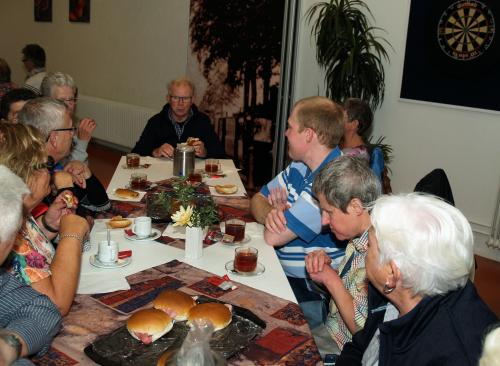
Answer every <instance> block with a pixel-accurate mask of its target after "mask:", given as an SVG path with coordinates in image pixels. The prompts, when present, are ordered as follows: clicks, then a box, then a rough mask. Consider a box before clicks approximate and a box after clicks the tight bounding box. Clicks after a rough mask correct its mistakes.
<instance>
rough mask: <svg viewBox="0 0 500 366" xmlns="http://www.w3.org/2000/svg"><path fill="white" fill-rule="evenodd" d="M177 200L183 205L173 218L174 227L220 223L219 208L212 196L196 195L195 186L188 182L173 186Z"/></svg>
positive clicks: (203, 226) (204, 226)
mask: <svg viewBox="0 0 500 366" xmlns="http://www.w3.org/2000/svg"><path fill="white" fill-rule="evenodd" d="M173 188H174V191H175V193H176V198H177V199H178V200H179V201H180V203H181V205H180V206H179V209H178V211H177V212H175V213H174V214H172V216H171V218H172V221H173V222H174V226H189V227H201V228H202V229H204V228H206V227H207V226H210V225H213V224H215V223H217V222H219V216H218V214H217V207H216V205H215V202H214V200H213V199H212V198H211V197H210V196H200V195H198V194H196V192H195V189H194V188H193V186H191V185H190V184H188V183H186V182H179V183H177V184H175V185H174V186H173Z"/></svg>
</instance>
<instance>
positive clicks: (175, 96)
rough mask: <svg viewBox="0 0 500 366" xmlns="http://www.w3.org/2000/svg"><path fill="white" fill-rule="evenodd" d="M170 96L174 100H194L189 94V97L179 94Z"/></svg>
mask: <svg viewBox="0 0 500 366" xmlns="http://www.w3.org/2000/svg"><path fill="white" fill-rule="evenodd" d="M169 98H170V100H171V101H172V102H176V103H178V102H183V103H184V102H190V101H191V100H193V96H192V95H191V96H189V97H181V96H178V95H169Z"/></svg>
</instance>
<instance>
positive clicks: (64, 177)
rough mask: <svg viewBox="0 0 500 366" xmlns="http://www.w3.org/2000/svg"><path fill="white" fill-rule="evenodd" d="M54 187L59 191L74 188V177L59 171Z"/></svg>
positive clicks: (56, 174) (55, 174)
mask: <svg viewBox="0 0 500 366" xmlns="http://www.w3.org/2000/svg"><path fill="white" fill-rule="evenodd" d="M53 179H54V185H55V186H56V188H57V190H58V191H59V190H61V189H64V188H72V187H73V176H72V175H71V174H69V173H68V172H65V171H62V170H61V171H57V172H55V173H54V178H53Z"/></svg>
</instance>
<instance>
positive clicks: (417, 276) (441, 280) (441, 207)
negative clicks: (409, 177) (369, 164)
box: [336, 193, 497, 366]
mask: <svg viewBox="0 0 500 366" xmlns="http://www.w3.org/2000/svg"><path fill="white" fill-rule="evenodd" d="M371 222H372V228H371V229H370V230H369V232H368V251H367V254H366V259H365V263H366V274H367V277H368V280H369V281H370V288H369V293H368V303H369V305H370V306H369V312H368V314H369V315H368V318H367V319H366V323H365V327H364V329H363V330H361V331H359V332H358V333H356V334H355V335H354V337H353V340H352V342H350V343H347V344H346V345H345V346H344V349H343V350H342V353H341V354H340V357H339V359H338V360H337V363H336V365H361V364H363V365H398V366H405V365H471V366H472V365H474V366H476V365H477V362H478V359H479V356H480V353H481V348H482V347H481V343H482V340H483V335H484V333H485V331H487V328H488V326H489V325H490V324H492V323H494V322H496V320H497V318H496V316H495V315H494V314H493V313H492V312H491V310H490V309H488V307H487V306H486V304H485V303H484V302H483V301H482V300H481V299H480V298H479V296H478V294H477V292H476V289H475V288H474V285H473V284H472V283H471V282H470V280H469V273H470V270H471V268H472V266H473V264H474V252H473V248H474V239H473V235H472V230H471V227H470V224H469V222H468V221H467V219H466V218H465V217H464V215H463V214H462V213H461V212H460V211H459V210H458V209H456V208H455V207H453V206H451V205H449V204H448V203H446V202H444V201H442V200H441V199H438V198H436V197H433V196H429V195H425V194H418V193H410V194H401V195H391V196H382V197H380V198H379V199H378V200H377V201H376V202H375V204H374V206H373V209H372V211H371Z"/></svg>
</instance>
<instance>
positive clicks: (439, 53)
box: [401, 0, 500, 111]
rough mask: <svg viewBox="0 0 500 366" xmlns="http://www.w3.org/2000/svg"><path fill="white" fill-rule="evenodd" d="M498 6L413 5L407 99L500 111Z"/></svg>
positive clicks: (485, 1)
mask: <svg viewBox="0 0 500 366" xmlns="http://www.w3.org/2000/svg"><path fill="white" fill-rule="evenodd" d="M499 21H500V2H499V1H497V0H481V1H477V0H467V1H466V0H460V1H456V0H412V1H411V7H410V17H409V24H408V34H407V40H406V52H405V61H404V69H403V79H402V85H401V98H405V99H414V100H421V101H427V102H434V103H443V104H452V105H458V106H464V107H472V108H480V109H489V110H494V111H500V98H499V97H498V93H497V92H496V90H497V89H498V85H500V67H499V65H500V39H499V34H498V31H497V29H496V26H497V24H498V22H499Z"/></svg>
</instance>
